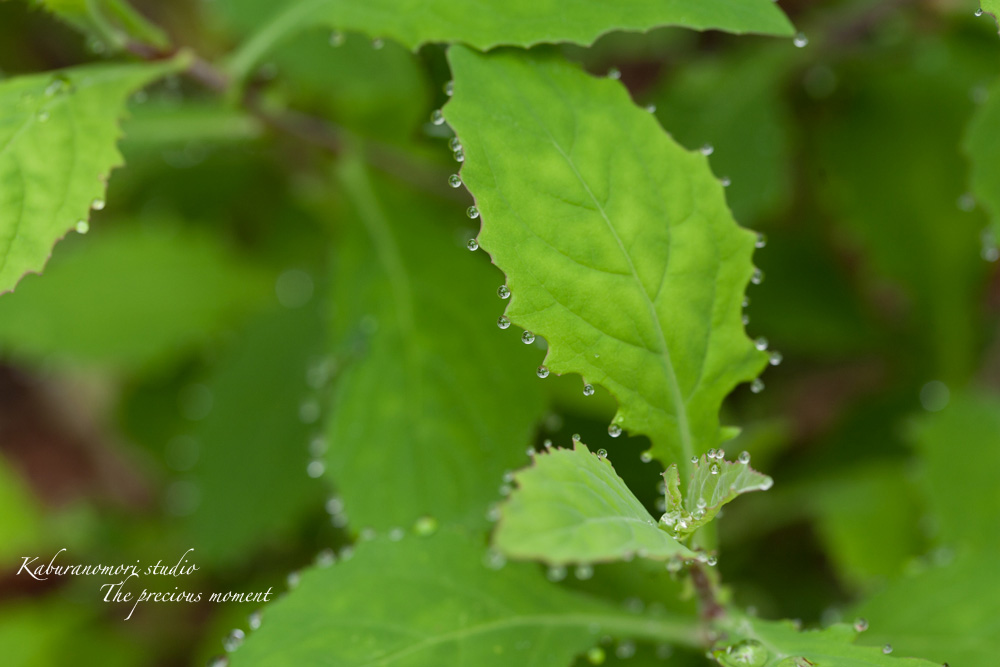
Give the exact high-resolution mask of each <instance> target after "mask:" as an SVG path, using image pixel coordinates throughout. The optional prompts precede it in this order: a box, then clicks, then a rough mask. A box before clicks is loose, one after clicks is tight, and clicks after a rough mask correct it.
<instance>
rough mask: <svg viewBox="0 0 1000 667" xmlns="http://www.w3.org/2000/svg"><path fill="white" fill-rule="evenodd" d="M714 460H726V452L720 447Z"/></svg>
mask: <svg viewBox="0 0 1000 667" xmlns="http://www.w3.org/2000/svg"><path fill="white" fill-rule="evenodd" d="M715 458H717V459H719V460H720V461H721V460H722V459H724V458H726V450H724V449H722V448H721V447H720V448H719V449H716V450H715Z"/></svg>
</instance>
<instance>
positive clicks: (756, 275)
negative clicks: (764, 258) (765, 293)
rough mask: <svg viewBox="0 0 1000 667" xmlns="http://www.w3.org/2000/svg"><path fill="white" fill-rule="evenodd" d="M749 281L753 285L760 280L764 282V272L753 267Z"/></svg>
mask: <svg viewBox="0 0 1000 667" xmlns="http://www.w3.org/2000/svg"><path fill="white" fill-rule="evenodd" d="M750 282H752V283H753V284H754V285H760V284H761V283H762V282H764V272H763V271H761V270H760V269H757V268H755V269H754V270H753V275H751V276H750Z"/></svg>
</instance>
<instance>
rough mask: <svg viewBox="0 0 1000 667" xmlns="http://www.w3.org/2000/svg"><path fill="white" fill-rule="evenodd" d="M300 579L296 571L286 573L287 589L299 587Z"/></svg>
mask: <svg viewBox="0 0 1000 667" xmlns="http://www.w3.org/2000/svg"><path fill="white" fill-rule="evenodd" d="M301 578H302V575H300V574H299V573H298V571H292V572H289V573H288V576H287V577H285V581H286V582H287V583H288V587H289V588H295V587H296V586H298V585H299V580H300V579H301Z"/></svg>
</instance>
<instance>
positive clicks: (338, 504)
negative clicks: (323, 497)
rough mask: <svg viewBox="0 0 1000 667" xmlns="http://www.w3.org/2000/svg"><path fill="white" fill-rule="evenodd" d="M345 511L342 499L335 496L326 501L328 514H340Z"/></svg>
mask: <svg viewBox="0 0 1000 667" xmlns="http://www.w3.org/2000/svg"><path fill="white" fill-rule="evenodd" d="M343 511H344V501H343V500H341V499H340V498H338V497H336V496H333V497H332V498H330V499H328V500H327V501H326V512H327V514H340V513H341V512H343Z"/></svg>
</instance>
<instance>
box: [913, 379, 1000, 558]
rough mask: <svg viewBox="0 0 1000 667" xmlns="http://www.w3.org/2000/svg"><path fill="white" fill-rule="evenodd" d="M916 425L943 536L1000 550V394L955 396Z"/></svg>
mask: <svg viewBox="0 0 1000 667" xmlns="http://www.w3.org/2000/svg"><path fill="white" fill-rule="evenodd" d="M914 426H915V427H914V429H913V432H912V440H913V442H914V444H915V445H916V447H917V450H918V451H919V452H920V454H921V462H922V469H923V475H922V481H923V483H924V487H925V489H926V492H927V498H928V500H929V502H930V509H931V512H932V516H933V518H934V523H935V526H936V528H937V531H938V533H937V536H938V538H939V539H940V541H941V542H943V543H944V544H946V545H948V546H949V547H957V546H961V545H965V546H970V547H974V548H978V549H982V550H984V551H986V552H990V553H994V554H996V553H998V552H1000V529H998V528H1000V523H998V518H1000V485H998V484H996V483H995V481H994V475H995V473H996V471H997V470H1000V398H998V397H997V396H995V395H966V396H955V397H952V398H951V400H950V402H949V404H948V405H947V406H946V407H945V408H944V409H943V410H941V411H940V412H937V413H934V414H930V415H927V416H925V417H922V418H921V419H919V420H918V421H917V422H916V424H915V425H914Z"/></svg>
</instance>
